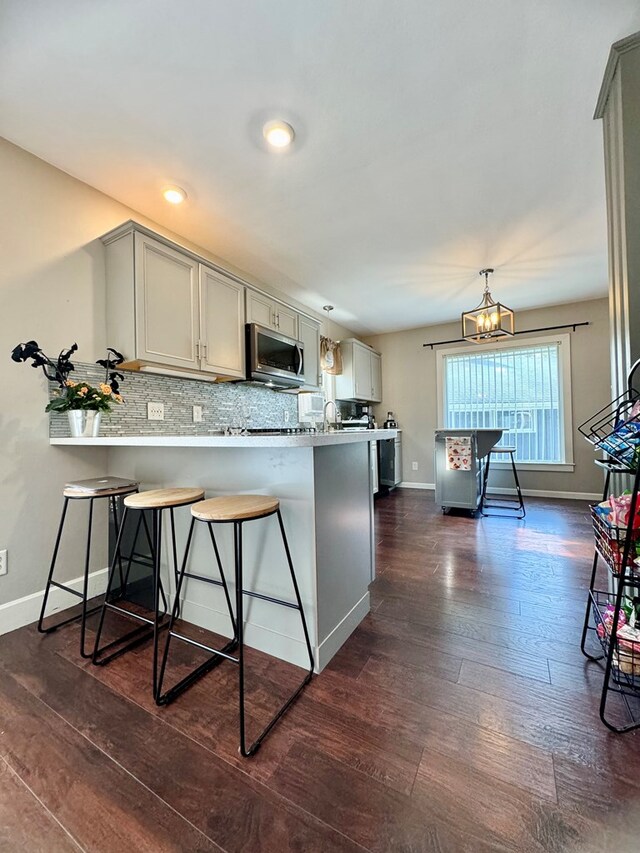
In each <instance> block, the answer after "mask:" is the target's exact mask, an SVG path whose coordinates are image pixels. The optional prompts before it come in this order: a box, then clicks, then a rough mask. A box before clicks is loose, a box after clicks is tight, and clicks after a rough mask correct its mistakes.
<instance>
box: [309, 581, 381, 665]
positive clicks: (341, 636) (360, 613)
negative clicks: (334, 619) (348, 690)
mask: <svg viewBox="0 0 640 853" xmlns="http://www.w3.org/2000/svg"><path fill="white" fill-rule="evenodd" d="M370 610H371V603H370V601H369V590H367V592H365V594H364V595H363V596H362V598H361V599H360V601H358V602H357V603H356V604H354V606H353V607H352V608H351V610H350V611H349V612H348V613H347V615H346V616H345V617H344V619H342V621H341V622H339V623H338V624H337V625H336V627H335V628H334V629H333V631H332V632H331V633H330V634H329V636H328V637H326V638H325V639H324V640H323V641H322V642H321V643H320V646H319V647H318V650H317V653H316V669H317V671H318V672H322V670H323V669H324V668H325V666H326V665H327V664H328V663H329V661H330V660H331V658H332V657H333V656H334V655H335V653H336V652H337V651H338V649H339V648H340V646H342V644H343V643H345V642H346V641H347V640H348V639H349V637H350V636H351V634H352V633H353V632H354V631H355V629H356V628H357V627H358V625H359V624H360V623H361V622H362V620H363V619H364V617H365V616H366V615H367V613H369V611H370Z"/></svg>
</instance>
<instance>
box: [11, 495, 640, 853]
mask: <svg viewBox="0 0 640 853" xmlns="http://www.w3.org/2000/svg"><path fill="white" fill-rule="evenodd" d="M528 510H529V512H528V515H527V518H526V520H525V521H524V522H518V521H515V520H511V519H509V520H506V519H499V518H487V519H482V520H472V519H469V518H465V517H442V516H441V515H440V514H439V513H438V512H436V510H435V507H434V504H433V495H432V494H431V493H429V492H414V491H400V492H398V493H397V494H395V495H391V496H390V497H388V498H386V499H384V500H380V501H379V502H378V504H377V518H378V540H379V541H378V572H379V575H378V578H377V580H376V582H375V584H374V586H373V588H372V596H373V612H372V613H371V615H370V616H369V617H368V618H367V619H366V620H365V621H364V622H363V623H362V625H361V626H360V628H359V629H358V630H357V632H356V633H355V634H354V636H353V637H352V638H351V639H350V640H349V642H348V643H347V644H346V645H345V646H344V647H343V649H342V650H341V651H340V652H339V654H338V655H337V657H336V658H335V659H334V661H333V662H332V664H331V665H330V666H329V668H328V669H327V670H325V672H323V673H322V675H320V676H319V677H318V678H316V679H314V681H313V682H312V684H311V685H310V686H309V688H308V689H307V691H306V693H305V694H304V696H303V697H302V698H301V700H300V701H299V702H298V703H297V705H296V706H295V707H294V708H293V709H292V710H291V712H290V713H289V714H288V715H287V716H286V717H285V719H284V720H283V721H282V722H281V724H280V725H279V726H278V727H277V728H276V729H275V730H274V732H273V734H272V735H271V737H270V738H269V739H268V740H267V741H266V742H265V744H264V746H263V748H262V750H261V752H260V753H259V754H258V755H257V756H256V757H255V758H254V759H250V760H243V759H241V758H240V757H239V755H238V753H237V739H236V738H237V735H236V728H235V727H236V722H237V721H236V709H235V692H234V687H235V674H236V671H235V670H234V669H232V668H231V667H230V666H223V667H221V668H220V669H219V670H216V671H215V672H214V673H212V674H210V675H209V676H208V677H207V678H206V679H205V680H204V681H202V682H200V683H199V684H198V685H196V686H195V687H194V688H193V689H192V690H190V691H189V692H188V693H186V694H185V695H184V696H182V697H181V698H180V699H179V700H178V701H177V702H176V703H174V704H173V705H171V706H170V707H169V708H165V709H157V708H156V707H155V706H154V705H153V703H152V702H151V701H150V698H149V650H148V649H146V648H143V649H140V650H139V651H137V652H135V653H131V654H129V655H126V656H125V657H123V658H121V659H119V660H117V661H115V662H114V663H112V664H111V665H110V666H108V667H104V668H96V667H92V666H91V665H90V664H86V663H84V662H83V661H81V659H80V658H79V656H78V650H77V645H78V633H77V629H76V628H74V627H71V628H66V629H64V630H62V631H59V632H57V633H55V634H52V635H50V636H48V637H44V638H42V637H40V636H39V635H38V634H36V632H35V630H34V629H33V628H23V629H21V630H19V631H16V632H14V633H13V634H8V635H6V636H4V637H2V638H0V667H1V668H2V673H1V675H0V850H1V851H11V853H13V851H29V853H33V851H46V853H56V852H57V851H71V850H86V851H99V853H121V851H154V852H155V851H212V850H224V851H236V852H237V853H240V851H243V853H244V851H247V852H248V853H254V851H269V853H272V851H273V853H285V851H296V852H297V853H298V852H299V853H302V851H304V853H307V852H309V853H313V851H318V853H320V851H321V853H333V851H362V850H370V851H376V853H384V851H402V852H403V853H409V851H411V853H417V851H438V853H484V851H553V853H559V852H560V851H573V850H576V851H578V850H579V851H599V853H602V851H614V850H615V851H616V853H626V851H629V852H630V851H638V850H640V740H639V738H638V736H636V735H634V734H631V735H625V736H615V735H612V734H609V733H608V732H607V730H606V729H605V728H604V727H603V726H602V724H601V723H600V721H599V719H598V713H597V707H598V701H599V687H600V683H601V676H600V672H599V670H598V668H597V666H594V665H593V664H592V665H585V660H584V658H583V657H582V656H581V654H580V651H579V634H580V623H581V618H582V614H583V607H584V600H585V589H586V584H587V580H588V574H589V568H590V563H591V553H592V552H591V531H590V528H589V523H588V519H587V516H586V507H585V505H584V504H579V503H577V502H567V501H562V502H560V501H559V502H544V501H541V500H534V499H529V500H528ZM190 655H191V651H190V650H188V649H186V648H185V649H184V650H183V651H182V652H181V654H180V655H179V656H178V657H177V658H176V660H175V662H174V665H173V667H172V676H175V675H177V674H179V673H180V672H182V671H184V669H185V666H186V665H187V664H188V663H189V660H190V657H189V656H190ZM251 664H252V670H253V673H254V675H253V677H252V681H251V691H250V701H251V702H252V707H253V708H255V710H254V711H253V712H252V716H251V718H250V725H251V726H254V727H255V728H257V726H259V725H260V722H261V720H263V719H264V718H265V715H266V714H268V712H269V709H270V707H272V706H273V704H274V702H275V698H274V697H277V696H279V695H282V694H283V693H284V692H285V691H286V689H287V687H288V686H289V685H291V684H292V683H293V681H295V679H296V678H297V677H298V671H295V670H294V669H293V668H291V667H288V666H286V665H285V664H282V663H280V662H277V661H273V660H270V659H268V658H266V657H265V656H262V655H259V654H257V653H253V654H252V656H251Z"/></svg>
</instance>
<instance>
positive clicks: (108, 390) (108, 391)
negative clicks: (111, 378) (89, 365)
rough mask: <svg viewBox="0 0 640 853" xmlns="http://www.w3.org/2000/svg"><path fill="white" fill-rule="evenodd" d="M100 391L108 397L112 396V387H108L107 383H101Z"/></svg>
mask: <svg viewBox="0 0 640 853" xmlns="http://www.w3.org/2000/svg"><path fill="white" fill-rule="evenodd" d="M100 390H101V391H102V393H103V394H106V395H107V396H108V395H109V394H111V386H110V385H107V383H106V382H101V383H100Z"/></svg>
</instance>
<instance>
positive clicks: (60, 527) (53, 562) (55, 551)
mask: <svg viewBox="0 0 640 853" xmlns="http://www.w3.org/2000/svg"><path fill="white" fill-rule="evenodd" d="M68 507H69V498H65V499H64V504H63V505H62V514H61V516H60V524H59V525H58V533H57V535H56V542H55V545H54V546H53V555H52V557H51V565H50V566H49V576H48V577H47V585H46V586H45V588H44V598H43V599H42V608H41V609H40V618H39V619H38V631H39V632H40V633H41V634H50V633H51V632H52V631H55V630H56V628H59V627H60V624H58V625H53V626H52V627H50V628H43V627H42V622H43V620H44V614H45V611H46V609H47V602H48V600H49V591H50V589H51V581H52V579H53V573H54V571H55V568H56V560H57V559H58V550H59V549H60V540H61V539H62V531H63V529H64V522H65V518H66V516H67V509H68ZM74 618H77V617H74ZM62 624H65V623H62Z"/></svg>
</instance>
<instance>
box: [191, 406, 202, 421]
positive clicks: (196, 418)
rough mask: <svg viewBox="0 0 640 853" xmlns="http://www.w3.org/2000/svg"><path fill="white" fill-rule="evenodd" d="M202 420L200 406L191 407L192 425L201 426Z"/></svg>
mask: <svg viewBox="0 0 640 853" xmlns="http://www.w3.org/2000/svg"><path fill="white" fill-rule="evenodd" d="M203 420H204V417H203V414H202V406H194V407H193V422H194V424H201V423H202V421H203Z"/></svg>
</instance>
